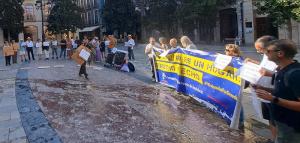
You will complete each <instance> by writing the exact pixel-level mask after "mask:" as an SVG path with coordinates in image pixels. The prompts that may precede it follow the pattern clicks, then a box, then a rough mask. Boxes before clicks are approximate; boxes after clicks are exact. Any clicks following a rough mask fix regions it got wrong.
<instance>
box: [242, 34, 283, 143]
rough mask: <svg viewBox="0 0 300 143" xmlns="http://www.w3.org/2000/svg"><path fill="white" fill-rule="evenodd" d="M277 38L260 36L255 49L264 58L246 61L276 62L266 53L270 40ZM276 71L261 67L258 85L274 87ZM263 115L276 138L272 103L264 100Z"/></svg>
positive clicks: (247, 60)
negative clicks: (273, 78)
mask: <svg viewBox="0 0 300 143" xmlns="http://www.w3.org/2000/svg"><path fill="white" fill-rule="evenodd" d="M275 40H276V38H275V37H273V36H268V35H267V36H262V37H260V38H258V39H257V40H256V41H255V44H254V46H255V49H256V50H257V53H259V54H262V55H263V59H262V61H261V62H259V61H256V60H253V59H250V58H247V59H245V62H252V63H255V64H261V63H266V62H268V63H269V64H275V63H274V62H272V61H270V60H268V57H267V55H266V53H267V46H268V44H269V43H270V42H272V41H275ZM274 72H275V71H268V70H267V69H265V68H263V67H262V68H261V70H260V74H261V75H262V77H261V78H260V79H259V81H258V83H257V85H259V86H263V87H265V88H273V85H272V84H271V83H272V76H273V74H274ZM262 115H263V118H264V119H266V120H269V125H270V130H271V132H272V135H273V139H275V138H276V134H277V133H276V132H277V131H276V128H275V123H274V118H273V115H271V105H270V103H264V102H262Z"/></svg>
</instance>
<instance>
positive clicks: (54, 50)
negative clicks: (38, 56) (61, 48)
mask: <svg viewBox="0 0 300 143" xmlns="http://www.w3.org/2000/svg"><path fill="white" fill-rule="evenodd" d="M57 45H58V42H57V40H56V38H52V41H51V44H50V46H51V50H52V59H54V55H55V56H56V59H58V56H57Z"/></svg>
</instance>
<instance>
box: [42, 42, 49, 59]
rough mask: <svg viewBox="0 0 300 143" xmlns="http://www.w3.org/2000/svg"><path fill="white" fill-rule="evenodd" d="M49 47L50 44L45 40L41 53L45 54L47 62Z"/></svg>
mask: <svg viewBox="0 0 300 143" xmlns="http://www.w3.org/2000/svg"><path fill="white" fill-rule="evenodd" d="M49 47H50V42H49V40H48V39H45V40H44V42H43V51H44V53H45V58H46V59H45V60H49Z"/></svg>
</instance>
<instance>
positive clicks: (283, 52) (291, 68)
mask: <svg viewBox="0 0 300 143" xmlns="http://www.w3.org/2000/svg"><path fill="white" fill-rule="evenodd" d="M296 54H297V47H296V44H295V43H293V42H292V41H290V40H277V41H273V42H270V43H269V46H268V47H267V56H268V59H269V60H271V61H273V62H275V63H276V64H278V66H279V70H278V72H277V73H276V76H275V81H274V89H273V90H272V91H270V90H267V89H265V88H262V87H256V93H257V95H258V97H260V98H262V99H265V100H268V101H271V103H272V104H271V105H272V106H271V107H272V113H273V114H272V115H273V116H274V120H275V125H276V128H277V136H276V141H275V142H276V143H299V142H300V63H298V62H297V61H295V60H293V58H294V56H295V55H296Z"/></svg>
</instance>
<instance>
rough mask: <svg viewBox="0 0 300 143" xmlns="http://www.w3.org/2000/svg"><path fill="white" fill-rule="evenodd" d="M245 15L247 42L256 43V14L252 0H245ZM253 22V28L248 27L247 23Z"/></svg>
mask: <svg viewBox="0 0 300 143" xmlns="http://www.w3.org/2000/svg"><path fill="white" fill-rule="evenodd" d="M243 10H244V11H243V15H244V23H243V26H244V34H245V43H246V44H252V43H254V40H255V39H254V30H255V29H254V22H255V21H254V14H253V4H252V0H245V1H244V3H243ZM247 22H248V23H250V22H251V23H252V28H247V27H246V23H247Z"/></svg>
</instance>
